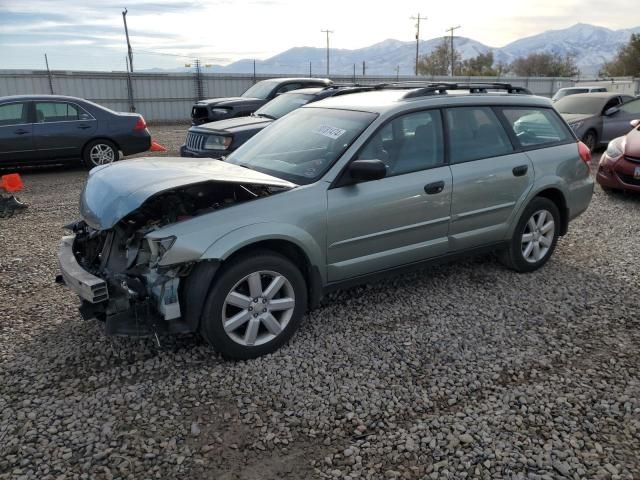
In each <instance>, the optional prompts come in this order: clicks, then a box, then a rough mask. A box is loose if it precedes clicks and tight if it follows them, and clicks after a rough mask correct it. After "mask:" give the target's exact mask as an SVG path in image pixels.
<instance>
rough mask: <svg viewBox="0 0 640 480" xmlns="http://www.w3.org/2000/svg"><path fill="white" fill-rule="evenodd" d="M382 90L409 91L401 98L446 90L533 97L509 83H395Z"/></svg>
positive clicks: (440, 93)
mask: <svg viewBox="0 0 640 480" xmlns="http://www.w3.org/2000/svg"><path fill="white" fill-rule="evenodd" d="M384 88H390V89H403V90H404V89H411V90H412V91H411V92H408V93H407V94H406V95H404V96H403V98H415V97H423V96H426V95H446V94H447V91H448V90H469V92H470V93H487V92H488V91H489V90H505V91H506V92H507V93H509V94H523V95H533V93H532V92H531V91H530V90H529V89H528V88H525V87H518V86H514V85H511V84H510V83H500V82H495V83H491V82H470V83H448V82H438V83H432V82H420V81H410V82H396V83H390V84H388V85H387V86H386V87H384Z"/></svg>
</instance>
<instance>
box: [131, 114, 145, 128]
mask: <svg viewBox="0 0 640 480" xmlns="http://www.w3.org/2000/svg"><path fill="white" fill-rule="evenodd" d="M145 128H147V122H145V121H144V117H143V116H142V115H140V116H139V117H138V121H137V122H136V124H135V126H134V127H133V131H134V132H141V131H142V130H144V129H145Z"/></svg>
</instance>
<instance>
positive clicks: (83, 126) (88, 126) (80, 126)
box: [78, 125, 91, 130]
mask: <svg viewBox="0 0 640 480" xmlns="http://www.w3.org/2000/svg"><path fill="white" fill-rule="evenodd" d="M78 128H81V129H82V130H86V129H87V128H91V125H79V126H78Z"/></svg>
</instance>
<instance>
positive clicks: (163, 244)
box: [149, 236, 176, 263]
mask: <svg viewBox="0 0 640 480" xmlns="http://www.w3.org/2000/svg"><path fill="white" fill-rule="evenodd" d="M175 241H176V237H174V236H171V237H164V238H150V239H149V249H150V250H151V263H158V262H159V261H160V260H162V257H163V256H164V254H165V253H167V252H168V251H169V249H170V248H171V247H172V246H173V244H174V243H175Z"/></svg>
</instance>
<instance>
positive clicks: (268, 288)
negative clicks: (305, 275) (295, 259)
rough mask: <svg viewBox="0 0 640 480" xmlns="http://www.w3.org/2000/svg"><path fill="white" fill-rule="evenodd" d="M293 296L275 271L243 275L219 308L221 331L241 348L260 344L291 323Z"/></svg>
mask: <svg viewBox="0 0 640 480" xmlns="http://www.w3.org/2000/svg"><path fill="white" fill-rule="evenodd" d="M295 305H296V294H295V292H294V290H293V287H292V286H291V282H289V280H287V279H286V278H285V277H284V276H282V275H281V274H280V273H278V272H273V271H264V270H261V271H258V272H253V273H251V274H249V275H247V276H245V277H244V278H243V279H242V280H240V281H239V282H238V283H237V284H236V285H234V287H233V289H232V290H231V291H230V292H229V294H228V295H227V298H226V299H225V301H224V305H223V306H222V323H223V325H224V330H225V332H227V334H228V335H229V338H231V339H232V340H233V341H234V342H236V343H238V344H240V345H243V346H254V345H262V344H264V343H267V342H270V341H272V340H274V339H275V338H276V337H277V336H278V335H280V334H281V333H282V332H283V331H284V329H285V328H286V327H287V324H288V323H289V321H290V320H291V316H292V315H293V311H294V307H295Z"/></svg>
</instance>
